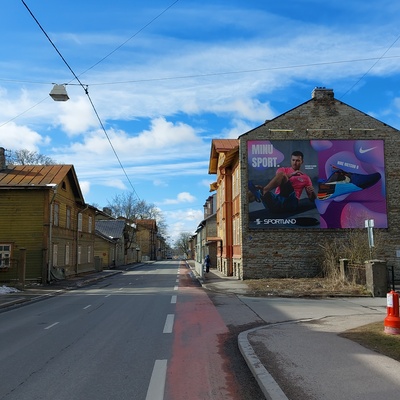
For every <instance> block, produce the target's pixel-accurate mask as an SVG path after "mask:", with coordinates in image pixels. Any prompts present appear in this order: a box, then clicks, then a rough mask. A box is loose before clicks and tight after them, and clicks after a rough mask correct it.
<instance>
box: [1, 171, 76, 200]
mask: <svg viewBox="0 0 400 400" xmlns="http://www.w3.org/2000/svg"><path fill="white" fill-rule="evenodd" d="M66 178H68V179H69V180H70V182H71V187H72V190H73V192H74V195H75V196H76V198H77V199H78V200H79V201H81V202H82V203H84V199H83V195H82V192H81V189H80V186H79V182H78V178H77V176H76V173H75V169H74V166H73V165H68V164H67V165H66V164H57V165H9V166H7V167H6V168H4V169H1V170H0V189H43V188H51V187H53V186H54V185H60V184H62V182H63V180H64V179H66Z"/></svg>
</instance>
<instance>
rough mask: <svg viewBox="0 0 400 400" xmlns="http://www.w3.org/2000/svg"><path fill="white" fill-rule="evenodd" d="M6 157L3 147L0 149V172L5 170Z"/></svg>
mask: <svg viewBox="0 0 400 400" xmlns="http://www.w3.org/2000/svg"><path fill="white" fill-rule="evenodd" d="M6 168H7V165H6V155H5V150H4V147H0V171H2V170H3V169H6Z"/></svg>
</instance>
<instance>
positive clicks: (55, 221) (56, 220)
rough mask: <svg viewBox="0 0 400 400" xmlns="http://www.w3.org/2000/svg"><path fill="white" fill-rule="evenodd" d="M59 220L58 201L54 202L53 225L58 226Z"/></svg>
mask: <svg viewBox="0 0 400 400" xmlns="http://www.w3.org/2000/svg"><path fill="white" fill-rule="evenodd" d="M59 221H60V205H59V204H58V203H54V212H53V225H54V226H58V224H59Z"/></svg>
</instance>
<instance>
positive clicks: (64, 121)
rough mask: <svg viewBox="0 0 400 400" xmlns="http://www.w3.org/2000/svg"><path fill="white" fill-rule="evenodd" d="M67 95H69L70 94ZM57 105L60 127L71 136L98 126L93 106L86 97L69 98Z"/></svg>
mask: <svg viewBox="0 0 400 400" xmlns="http://www.w3.org/2000/svg"><path fill="white" fill-rule="evenodd" d="M82 90H83V89H82ZM69 95H70V96H71V94H69ZM57 106H58V109H59V112H60V115H59V117H58V121H59V123H60V124H61V126H62V129H63V130H64V131H65V132H67V133H68V134H69V135H71V136H72V135H77V134H82V133H84V132H86V131H87V130H88V129H89V128H94V127H97V126H99V121H98V119H97V118H96V115H95V112H94V110H93V107H92V106H91V104H90V102H89V99H88V98H86V97H83V96H81V97H79V96H77V97H76V98H70V100H68V101H67V102H65V103H61V104H58V105H57Z"/></svg>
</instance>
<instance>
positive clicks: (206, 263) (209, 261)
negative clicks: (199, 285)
mask: <svg viewBox="0 0 400 400" xmlns="http://www.w3.org/2000/svg"><path fill="white" fill-rule="evenodd" d="M210 265H211V260H210V256H209V255H208V254H207V255H206V258H205V259H204V266H205V269H206V272H210Z"/></svg>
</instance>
